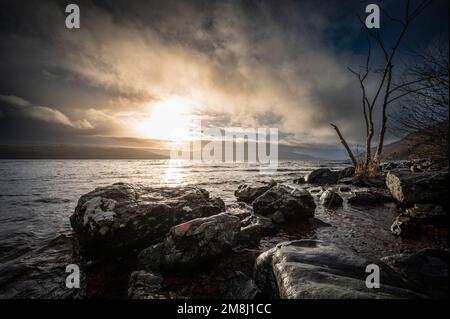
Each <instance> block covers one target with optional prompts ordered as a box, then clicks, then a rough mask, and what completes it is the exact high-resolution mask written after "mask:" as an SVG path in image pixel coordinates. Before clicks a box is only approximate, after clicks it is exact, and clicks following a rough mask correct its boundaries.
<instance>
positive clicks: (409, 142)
mask: <svg viewBox="0 0 450 319" xmlns="http://www.w3.org/2000/svg"><path fill="white" fill-rule="evenodd" d="M436 153H437V152H436V146H435V143H433V141H431V140H430V137H427V136H424V135H423V134H421V132H415V133H410V134H408V135H407V136H405V137H404V138H403V139H401V140H399V141H397V142H395V143H391V144H388V145H385V146H384V149H383V158H384V159H390V160H396V159H416V158H422V157H433V154H436Z"/></svg>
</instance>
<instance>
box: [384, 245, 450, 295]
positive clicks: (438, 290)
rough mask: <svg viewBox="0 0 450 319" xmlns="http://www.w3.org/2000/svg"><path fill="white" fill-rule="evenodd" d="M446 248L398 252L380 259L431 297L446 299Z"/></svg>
mask: <svg viewBox="0 0 450 319" xmlns="http://www.w3.org/2000/svg"><path fill="white" fill-rule="evenodd" d="M448 258H449V254H448V250H437V249H424V250H421V251H419V252H417V253H414V254H411V253H409V254H408V253H406V254H398V255H393V256H388V257H384V258H382V259H381V260H382V261H383V262H385V263H386V264H387V265H389V266H390V267H391V268H392V269H394V270H395V271H397V272H399V273H400V274H402V275H403V276H404V277H405V278H407V279H408V280H409V281H410V282H412V283H414V284H415V285H416V286H417V287H418V289H419V290H420V291H421V292H423V293H425V294H427V295H429V296H430V297H432V298H440V299H447V298H448V297H449V291H448V279H449V272H448V271H449V269H448V260H449V259H448Z"/></svg>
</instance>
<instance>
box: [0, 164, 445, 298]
mask: <svg viewBox="0 0 450 319" xmlns="http://www.w3.org/2000/svg"><path fill="white" fill-rule="evenodd" d="M347 165H348V164H346V163H344V162H340V161H328V162H325V161H322V162H303V161H280V163H279V167H278V171H277V173H276V174H274V175H263V174H260V171H259V167H258V166H256V165H250V164H200V163H192V162H185V163H180V162H171V161H168V160H148V161H144V160H0V298H11V297H20V298H34V297H47V298H61V297H64V296H65V294H66V292H65V291H64V289H63V288H62V286H63V283H64V278H65V274H64V267H63V266H64V265H65V264H67V263H69V262H70V254H71V250H70V234H71V228H70V223H69V216H70V215H71V214H72V213H73V211H74V208H75V206H76V203H77V200H78V198H79V197H80V196H81V195H83V194H85V193H87V192H89V191H91V190H93V189H94V188H96V187H99V186H104V185H108V184H111V183H115V182H127V183H143V184H147V185H150V186H179V185H192V186H198V187H202V188H205V189H206V190H208V191H209V192H210V193H211V195H213V196H219V197H221V198H222V199H223V200H224V201H225V203H226V204H227V206H228V207H229V209H232V208H233V207H234V206H235V205H236V201H235V197H234V191H235V190H236V188H237V187H238V185H239V184H241V183H252V182H257V181H270V180H271V179H274V180H276V181H279V182H285V183H288V184H292V180H294V179H295V178H298V177H300V176H303V175H304V174H306V173H308V172H309V171H311V170H313V169H315V168H318V167H329V168H331V169H333V170H336V169H340V168H343V167H345V166H347ZM298 187H301V186H298ZM345 196H348V195H344V196H343V197H344V198H345ZM316 217H317V218H319V219H320V220H322V221H324V222H326V223H329V224H331V227H318V228H315V227H312V228H308V229H301V230H299V229H298V228H295V229H289V227H287V228H286V229H285V230H283V231H282V232H281V233H280V234H279V235H278V236H276V237H273V238H268V239H266V240H264V241H262V243H261V247H260V249H261V250H264V249H266V248H270V247H271V246H273V245H275V244H276V243H277V242H279V241H283V240H289V239H300V238H317V239H323V240H327V241H332V242H334V243H336V244H338V245H340V246H344V247H346V248H348V249H352V250H354V251H356V252H357V253H359V254H361V255H364V256H367V257H370V258H379V257H382V256H385V255H389V254H393V253H398V252H401V251H405V250H417V249H419V248H423V247H430V246H436V245H440V243H436V241H433V240H431V241H429V240H421V241H420V242H419V241H407V240H402V239H399V238H397V237H395V236H393V235H392V234H391V233H390V231H389V226H390V224H391V223H392V221H393V219H394V217H395V211H394V207H393V205H386V206H384V207H377V208H370V209H369V208H365V209H357V208H354V207H350V206H348V205H347V203H346V202H345V203H344V207H343V208H340V209H337V210H333V211H330V210H324V209H323V208H321V207H320V206H318V208H317V209H316ZM443 245H446V243H445V244H443Z"/></svg>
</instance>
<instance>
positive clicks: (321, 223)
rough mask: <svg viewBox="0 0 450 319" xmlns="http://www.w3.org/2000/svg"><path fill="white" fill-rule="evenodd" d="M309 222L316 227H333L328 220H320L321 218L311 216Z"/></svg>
mask: <svg viewBox="0 0 450 319" xmlns="http://www.w3.org/2000/svg"><path fill="white" fill-rule="evenodd" d="M309 224H310V225H311V226H312V227H315V228H319V227H331V224H328V223H326V222H324V221H322V220H320V219H318V218H314V217H313V218H310V219H309Z"/></svg>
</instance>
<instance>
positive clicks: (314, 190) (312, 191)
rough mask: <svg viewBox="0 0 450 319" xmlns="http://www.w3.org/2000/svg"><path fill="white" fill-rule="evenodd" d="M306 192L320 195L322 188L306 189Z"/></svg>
mask: <svg viewBox="0 0 450 319" xmlns="http://www.w3.org/2000/svg"><path fill="white" fill-rule="evenodd" d="M308 191H309V192H310V193H311V194H321V193H322V192H323V188H322V187H315V188H310V189H308Z"/></svg>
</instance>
